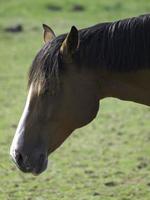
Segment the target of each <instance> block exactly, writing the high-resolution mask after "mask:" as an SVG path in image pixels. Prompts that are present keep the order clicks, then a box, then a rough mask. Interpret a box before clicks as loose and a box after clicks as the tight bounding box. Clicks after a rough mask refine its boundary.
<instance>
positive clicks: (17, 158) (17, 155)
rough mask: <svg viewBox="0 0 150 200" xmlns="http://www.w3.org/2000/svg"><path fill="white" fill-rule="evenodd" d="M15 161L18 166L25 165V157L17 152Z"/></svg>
mask: <svg viewBox="0 0 150 200" xmlns="http://www.w3.org/2000/svg"><path fill="white" fill-rule="evenodd" d="M15 159H16V162H17V164H18V165H22V163H23V156H22V154H21V153H19V152H18V151H15Z"/></svg>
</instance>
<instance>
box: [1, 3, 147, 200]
mask: <svg viewBox="0 0 150 200" xmlns="http://www.w3.org/2000/svg"><path fill="white" fill-rule="evenodd" d="M74 2H76V3H79V4H81V5H83V6H84V7H85V11H83V12H72V6H73V5H74V4H75V3H74ZM48 4H52V5H58V6H61V7H62V10H61V11H58V12H55V11H49V10H47V9H46V6H47V5H48ZM149 11H150V1H149V0H138V1H137V0H127V1H123V0H122V1H121V0H120V1H119V0H108V1H106V0H101V1H100V0H95V1H91V0H76V1H73V0H59V1H56V0H36V1H34V0H30V1H26V0H8V1H6V0H1V1H0V200H20V199H21V200H47V199H50V200H58V199H61V200H70V199H72V200H149V199H150V124H149V119H150V112H149V111H150V109H149V108H148V107H146V106H142V105H138V104H133V103H127V102H122V101H119V100H114V99H107V100H103V101H102V102H101V110H100V112H99V114H98V116H97V118H96V119H95V120H94V121H93V122H92V123H91V124H90V125H88V126H86V127H84V128H82V129H80V130H77V131H76V132H75V133H73V134H72V136H71V137H70V138H69V139H68V140H67V141H66V142H65V143H64V144H63V145H62V146H61V148H59V149H58V150H57V151H56V152H55V153H53V155H52V156H50V158H49V161H50V162H49V167H48V170H47V171H46V172H45V173H43V174H42V175H40V176H39V177H33V176H32V175H26V174H23V173H21V172H20V171H19V170H18V169H17V168H16V167H15V166H14V164H13V163H12V162H11V161H10V158H9V147H10V144H11V141H12V138H13V135H14V133H15V129H16V126H17V123H18V120H19V118H20V115H21V112H22V110H23V106H24V102H25V97H26V93H27V90H26V85H27V72H28V69H29V66H30V64H31V62H32V59H33V57H34V55H35V54H36V52H37V51H38V49H39V48H40V47H41V46H42V44H43V38H42V37H43V36H42V29H41V24H42V23H47V24H49V25H50V26H51V27H52V28H53V29H54V30H55V32H56V34H60V33H64V32H67V31H69V29H70V27H71V25H76V26H77V27H79V28H81V27H86V26H91V25H93V24H96V23H99V22H103V21H107V20H111V21H112V20H116V19H120V18H124V17H130V16H135V15H140V14H143V13H147V12H149ZM16 23H21V24H23V27H24V31H23V32H22V33H18V34H10V33H5V32H4V31H3V29H4V28H5V27H7V26H10V25H13V24H16Z"/></svg>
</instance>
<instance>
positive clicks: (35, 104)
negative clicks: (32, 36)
mask: <svg viewBox="0 0 150 200" xmlns="http://www.w3.org/2000/svg"><path fill="white" fill-rule="evenodd" d="M43 28H44V42H45V44H44V45H43V47H42V48H41V50H40V51H39V52H38V53H37V55H36V56H35V58H34V60H33V63H32V65H31V68H30V70H29V78H28V96H27V100H26V104H25V108H24V111H23V114H22V116H21V119H20V122H19V125H18V128H17V130H16V133H15V136H14V139H13V142H12V145H11V148H10V155H11V157H12V159H13V161H14V162H15V164H16V165H17V166H18V168H19V169H20V170H22V171H23V172H28V173H32V174H34V175H38V174H40V173H42V172H43V171H44V170H45V169H46V168H47V164H48V156H49V155H50V154H51V153H52V152H53V151H54V150H56V149H57V148H58V147H59V146H60V145H61V144H62V143H63V142H64V141H65V140H66V138H67V137H68V136H69V135H70V134H71V133H72V132H73V131H74V130H76V129H77V128H81V127H83V126H85V125H87V124H88V123H90V122H91V121H92V120H93V119H94V118H95V117H96V115H97V112H98V110H99V106H100V101H101V100H102V99H104V98H107V97H114V98H118V99H121V100H126V101H132V102H136V103H140V104H144V105H147V106H150V15H148V14H146V15H142V16H138V17H133V18H127V19H122V20H118V21H115V22H105V23H100V24H97V25H94V26H92V27H89V28H84V29H81V30H78V29H77V28H76V27H75V26H72V27H71V29H70V32H69V33H65V34H62V35H59V36H55V33H54V31H53V30H52V29H51V28H50V27H49V26H47V25H43Z"/></svg>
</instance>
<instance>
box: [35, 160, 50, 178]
mask: <svg viewBox="0 0 150 200" xmlns="http://www.w3.org/2000/svg"><path fill="white" fill-rule="evenodd" d="M47 165H48V158H47V159H46V160H45V161H44V162H43V163H42V164H41V165H40V166H36V167H34V168H33V169H32V171H31V173H32V174H33V175H34V176H38V175H40V174H41V173H43V172H44V171H45V170H46V169H47Z"/></svg>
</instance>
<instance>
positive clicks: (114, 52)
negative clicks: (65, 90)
mask: <svg viewBox="0 0 150 200" xmlns="http://www.w3.org/2000/svg"><path fill="white" fill-rule="evenodd" d="M65 37H66V34H64V35H60V36H58V37H56V38H55V39H54V40H53V41H52V42H49V43H47V44H46V45H44V47H43V48H42V49H41V50H40V52H39V53H38V54H37V56H36V58H35V59H34V61H33V64H32V67H31V69H30V72H29V85H30V84H31V83H37V85H39V84H40V85H43V86H44V87H45V83H47V82H49V81H50V80H52V81H56V79H57V80H58V77H59V71H60V68H61V58H60V53H59V49H60V47H61V44H62V42H63V41H64V39H65ZM79 37H80V45H79V49H78V50H77V51H76V53H75V54H74V56H73V62H76V63H77V64H78V65H80V66H81V67H91V68H94V67H100V68H104V69H108V70H111V71H119V72H125V71H133V70H141V69H146V68H150V15H148V14H147V15H142V16H139V17H134V18H129V19H124V20H119V21H116V22H109V23H101V24H98V25H95V26H92V27H90V28H85V29H82V30H80V31H79Z"/></svg>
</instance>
